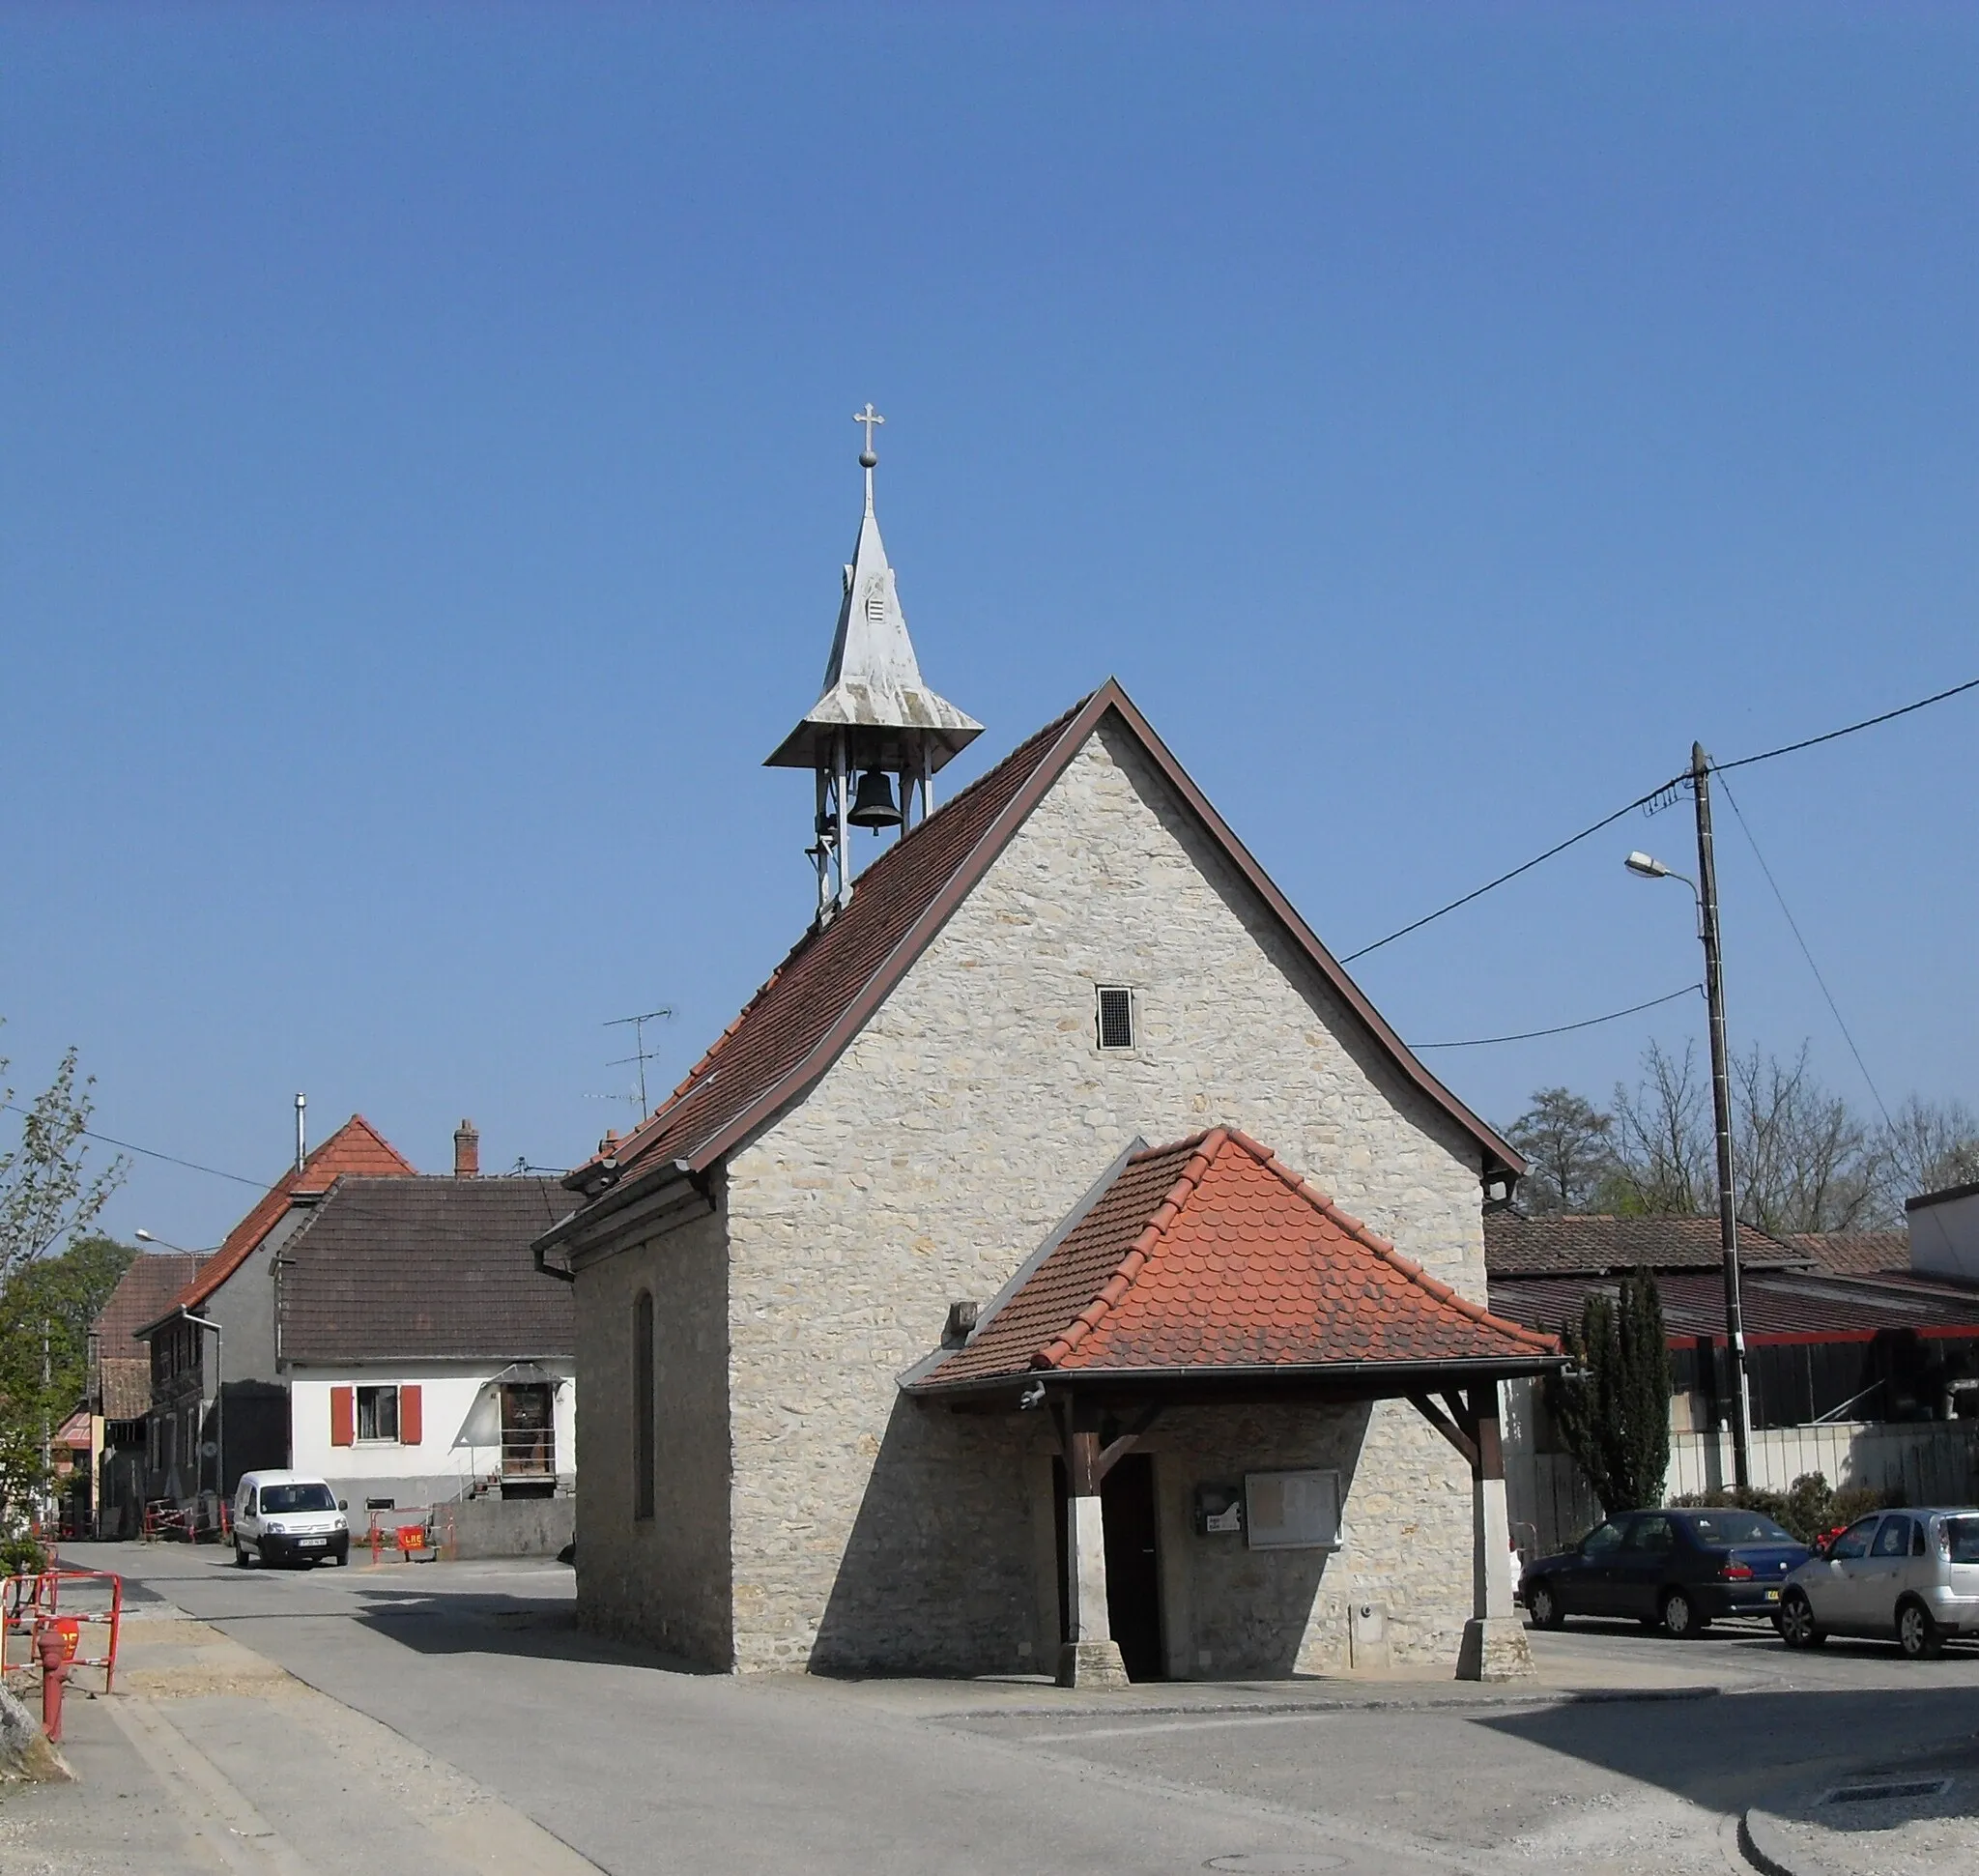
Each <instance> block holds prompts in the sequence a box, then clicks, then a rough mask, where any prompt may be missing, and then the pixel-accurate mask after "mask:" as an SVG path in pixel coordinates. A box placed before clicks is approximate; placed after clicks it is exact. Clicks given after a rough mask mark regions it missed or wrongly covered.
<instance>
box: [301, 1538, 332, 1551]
mask: <svg viewBox="0 0 1979 1876" xmlns="http://www.w3.org/2000/svg"><path fill="white" fill-rule="evenodd" d="M296 1542H297V1543H298V1544H301V1546H302V1548H303V1549H305V1550H307V1549H308V1548H309V1547H310V1546H311V1545H312V1544H313V1545H315V1546H316V1547H317V1548H318V1549H321V1548H322V1547H323V1545H325V1544H328V1543H329V1542H330V1540H329V1539H328V1538H298V1539H297V1540H296Z"/></svg>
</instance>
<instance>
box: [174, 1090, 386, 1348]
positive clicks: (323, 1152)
mask: <svg viewBox="0 0 1979 1876" xmlns="http://www.w3.org/2000/svg"><path fill="white" fill-rule="evenodd" d="M412 1171H413V1168H412V1163H411V1162H410V1161H408V1160H407V1159H406V1158H405V1157H404V1156H403V1155H402V1154H401V1153H400V1152H399V1150H398V1148H397V1147H395V1146H393V1145H392V1143H391V1142H390V1141H389V1140H387V1139H386V1138H385V1136H384V1135H383V1134H381V1133H380V1132H379V1131H378V1129H377V1128H375V1127H374V1126H372V1124H371V1123H370V1122H369V1121H368V1120H366V1119H365V1118H364V1116H363V1115H362V1114H360V1113H354V1114H353V1115H352V1116H351V1117H350V1119H348V1120H347V1121H345V1122H344V1124H343V1125H342V1126H341V1127H339V1128H338V1129H337V1130H336V1132H335V1133H333V1134H331V1135H330V1138H329V1139H328V1140H325V1141H324V1142H323V1144H322V1145H321V1146H319V1147H318V1148H317V1149H316V1150H315V1152H313V1153H311V1154H310V1155H309V1156H308V1157H307V1158H306V1159H304V1160H303V1162H302V1164H301V1168H300V1169H299V1168H296V1167H291V1168H290V1169H288V1170H287V1171H286V1172H284V1173H283V1174H282V1176H281V1177H280V1178H279V1179H277V1180H276V1181H275V1182H274V1184H273V1185H272V1186H270V1187H269V1189H268V1190H267V1192H265V1193H264V1194H262V1196H261V1198H259V1199H257V1200H256V1201H255V1204H254V1208H253V1210H251V1211H250V1212H249V1213H248V1214H247V1216H246V1217H245V1218H244V1219H243V1220H242V1221H241V1222H240V1224H238V1225H236V1226H235V1227H234V1228H233V1229H232V1230H231V1231H229V1232H228V1233H227V1235H226V1239H225V1241H224V1242H223V1243H222V1244H221V1245H220V1248H219V1249H218V1250H217V1251H215V1253H214V1254H213V1255H212V1256H210V1257H209V1258H208V1259H207V1260H206V1262H205V1263H203V1264H201V1265H200V1267H199V1275H198V1276H197V1277H195V1278H194V1279H193V1280H192V1282H191V1283H189V1284H186V1287H185V1288H184V1289H183V1290H182V1291H181V1292H180V1293H179V1294H178V1295H177V1296H176V1297H173V1298H172V1299H171V1302H172V1304H173V1306H175V1307H177V1308H181V1309H187V1310H196V1309H197V1308H198V1307H199V1306H200V1305H201V1304H202V1303H204V1302H205V1301H206V1299H207V1298H208V1297H209V1296H211V1295H212V1294H213V1293H214V1291H215V1290H216V1289H218V1288H219V1286H220V1285H221V1284H224V1283H225V1282H226V1281H227V1279H228V1278H229V1277H231V1276H232V1275H233V1274H234V1272H235V1271H237V1270H239V1269H240V1268H241V1266H242V1265H243V1264H244V1263H245V1262H246V1261H247V1259H248V1258H249V1257H251V1256H252V1255H254V1253H255V1252H256V1251H257V1250H258V1249H259V1248H260V1246H261V1241H262V1239H263V1238H265V1237H267V1235H268V1234H269V1232H271V1231H272V1230H273V1229H274V1227H275V1226H276V1224H277V1223H278V1222H279V1221H280V1219H281V1217H282V1214H283V1213H285V1212H286V1211H287V1210H288V1209H289V1205H290V1202H291V1200H292V1199H293V1198H295V1196H296V1195H297V1194H299V1193H300V1194H301V1195H303V1196H305V1197H306V1196H308V1195H311V1194H315V1193H324V1192H328V1191H329V1190H330V1187H331V1186H332V1185H333V1184H334V1183H335V1182H336V1181H337V1180H338V1179H339V1178H341V1177H342V1176H343V1175H344V1174H345V1173H347V1172H351V1173H359V1174H363V1175H365V1176H367V1177H373V1178H384V1177H393V1176H397V1177H406V1176H410V1175H411V1174H412ZM159 1313H162V1312H159ZM153 1319H154V1320H156V1317H154V1318H153Z"/></svg>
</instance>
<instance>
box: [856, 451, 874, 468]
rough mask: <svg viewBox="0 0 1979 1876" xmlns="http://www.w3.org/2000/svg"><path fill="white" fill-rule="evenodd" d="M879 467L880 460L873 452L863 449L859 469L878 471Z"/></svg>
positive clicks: (860, 454)
mask: <svg viewBox="0 0 1979 1876" xmlns="http://www.w3.org/2000/svg"><path fill="white" fill-rule="evenodd" d="M878 466H879V458H878V457H877V456H875V454H874V453H873V451H872V450H870V449H862V450H860V451H859V467H860V468H861V469H876V468H877V467H878Z"/></svg>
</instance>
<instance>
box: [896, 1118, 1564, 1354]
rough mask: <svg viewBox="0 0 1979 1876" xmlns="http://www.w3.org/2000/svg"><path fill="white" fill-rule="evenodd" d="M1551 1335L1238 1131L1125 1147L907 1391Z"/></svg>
mask: <svg viewBox="0 0 1979 1876" xmlns="http://www.w3.org/2000/svg"><path fill="white" fill-rule="evenodd" d="M1555 1346H1556V1345H1555V1343H1554V1342H1553V1340H1552V1338H1551V1337H1549V1336H1546V1335H1543V1334H1534V1332H1532V1331H1531V1330H1528V1329H1523V1328H1521V1327H1519V1326H1518V1324H1516V1323H1513V1322H1506V1321H1501V1320H1500V1319H1499V1318H1498V1317H1496V1316H1494V1315H1492V1314H1491V1313H1489V1312H1488V1311H1486V1310H1485V1309H1483V1308H1482V1307H1481V1306H1479V1305H1478V1304H1476V1303H1473V1302H1470V1301H1469V1300H1468V1299H1466V1298H1464V1297H1462V1296H1459V1295H1458V1294H1457V1292H1456V1291H1455V1290H1453V1289H1451V1288H1450V1287H1449V1286H1448V1284H1442V1283H1439V1282H1438V1281H1437V1280H1436V1279H1435V1278H1433V1277H1430V1276H1428V1275H1427V1274H1425V1273H1424V1271H1423V1270H1422V1268H1421V1266H1420V1265H1419V1264H1416V1263H1412V1262H1411V1261H1410V1260H1409V1259H1408V1258H1407V1257H1404V1256H1402V1255H1400V1254H1399V1253H1398V1252H1397V1251H1396V1250H1395V1248H1394V1246H1393V1245H1391V1244H1390V1243H1389V1242H1388V1240H1387V1239H1385V1238H1382V1237H1378V1236H1377V1235H1376V1234H1375V1233H1374V1232H1372V1231H1370V1230H1369V1229H1368V1228H1367V1227H1366V1226H1364V1225H1362V1223H1361V1222H1360V1221H1359V1220H1358V1219H1356V1218H1352V1217H1350V1216H1349V1215H1348V1214H1347V1213H1345V1212H1343V1211H1341V1210H1340V1208H1339V1207H1338V1206H1337V1205H1335V1204H1334V1201H1333V1200H1332V1199H1331V1198H1328V1197H1327V1196H1326V1194H1324V1193H1323V1192H1320V1191H1319V1190H1317V1189H1316V1188H1315V1187H1313V1186H1312V1185H1310V1184H1308V1183H1307V1182H1306V1181H1305V1180H1304V1179H1302V1178H1300V1176H1299V1175H1298V1174H1297V1173H1296V1172H1294V1171H1292V1170H1291V1169H1290V1168H1288V1167H1286V1166H1284V1165H1282V1164H1281V1163H1280V1162H1279V1161H1278V1160H1276V1158H1274V1157H1273V1155H1272V1153H1271V1152H1270V1151H1269V1149H1267V1148H1266V1147H1264V1146H1261V1145H1259V1144H1258V1142H1257V1141H1255V1140H1251V1139H1250V1138H1249V1137H1248V1135H1245V1134H1242V1133H1238V1132H1236V1131H1235V1130H1233V1129H1226V1128H1221V1127H1219V1128H1216V1129H1214V1130H1212V1131H1211V1132H1209V1133H1207V1134H1201V1135H1198V1136H1196V1137H1195V1138H1194V1139H1192V1140H1181V1141H1178V1142H1177V1143H1176V1144H1174V1145H1172V1146H1159V1147H1152V1148H1149V1149H1148V1150H1147V1151H1145V1152H1141V1153H1137V1154H1135V1155H1134V1156H1133V1158H1132V1159H1130V1160H1129V1161H1128V1162H1127V1164H1126V1166H1125V1167H1123V1168H1122V1169H1121V1170H1120V1172H1119V1173H1118V1174H1117V1175H1116V1176H1115V1177H1114V1179H1113V1181H1112V1182H1111V1184H1110V1185H1109V1186H1108V1187H1107V1189H1106V1190H1105V1191H1104V1193H1103V1194H1102V1195H1101V1197H1100V1198H1099V1199H1098V1200H1097V1201H1096V1202H1095V1203H1094V1204H1093V1205H1092V1206H1091V1208H1090V1209H1089V1210H1088V1211H1087V1212H1086V1214H1085V1216H1084V1217H1083V1218H1081V1219H1080V1220H1079V1222H1078V1223H1077V1224H1076V1225H1075V1226H1074V1227H1073V1228H1072V1229H1071V1230H1070V1231H1069V1232H1067V1234H1066V1235H1065V1237H1064V1238H1063V1239H1062V1240H1061V1241H1060V1242H1059V1243H1058V1244H1057V1245H1056V1247H1055V1248H1054V1249H1052V1250H1051V1251H1050V1252H1049V1253H1048V1254H1047V1255H1046V1256H1045V1258H1044V1259H1043V1261H1042V1262H1040V1263H1039V1265H1038V1266H1037V1268H1036V1269H1035V1270H1034V1271H1032V1273H1031V1274H1030V1276H1029V1277H1027V1278H1026V1279H1024V1281H1023V1282H1022V1283H1021V1284H1019V1285H1018V1289H1017V1291H1016V1292H1015V1294H1013V1295H1012V1296H1011V1297H1010V1298H1009V1300H1008V1301H1007V1302H1005V1303H1004V1304H1003V1306H1002V1307H1001V1308H999V1309H998V1310H996V1311H995V1313H993V1314H991V1315H990V1316H989V1317H988V1319H987V1320H986V1321H985V1322H984V1323H983V1324H982V1326H981V1327H980V1328H979V1329H978V1330H977V1331H976V1333H975V1335H974V1336H972V1337H971V1339H970V1340H969V1341H968V1342H967V1343H965V1344H964V1345H963V1346H962V1347H961V1348H959V1349H957V1350H956V1352H955V1353H954V1354H952V1355H949V1356H947V1357H946V1358H945V1359H943V1360H941V1361H939V1362H937V1363H936V1364H935V1365H934V1366H933V1367H932V1370H930V1371H926V1372H924V1373H922V1374H920V1375H918V1376H917V1377H916V1378H915V1379H914V1380H913V1381H912V1382H911V1383H910V1384H909V1385H910V1387H912V1389H913V1390H914V1391H916V1392H920V1391H923V1390H926V1391H930V1392H938V1391H940V1390H942V1389H944V1388H947V1387H953V1386H958V1385H965V1384H969V1383H982V1382H986V1381H994V1380H999V1379H1015V1378H1018V1377H1021V1376H1024V1375H1026V1374H1031V1373H1035V1372H1038V1371H1053V1372H1059V1373H1092V1374H1104V1373H1126V1372H1145V1371H1151V1370H1153V1371H1175V1370H1189V1371H1198V1372H1200V1371H1218V1370H1221V1371H1231V1370H1256V1369H1259V1368H1265V1369H1281V1370H1284V1369H1312V1368H1324V1369H1333V1370H1338V1369H1353V1370H1360V1371H1365V1370H1367V1369H1370V1368H1380V1367H1384V1366H1405V1367H1433V1366H1440V1365H1446V1364H1457V1363H1494V1362H1497V1363H1506V1364H1508V1365H1514V1366H1515V1365H1518V1364H1521V1363H1523V1364H1537V1363H1539V1362H1543V1360H1544V1358H1545V1357H1547V1356H1549V1355H1551V1354H1553V1353H1554V1352H1555Z"/></svg>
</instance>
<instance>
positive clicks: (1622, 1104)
mask: <svg viewBox="0 0 1979 1876" xmlns="http://www.w3.org/2000/svg"><path fill="white" fill-rule="evenodd" d="M1715 1140H1716V1129H1715V1127H1714V1126H1713V1124H1712V1120H1711V1093H1710V1078H1709V1076H1708V1075H1706V1074H1704V1073H1701V1072H1700V1070H1699V1068H1698V1065H1697V1051H1696V1049H1695V1047H1694V1046H1693V1045H1691V1044H1688V1043H1686V1044H1685V1045H1684V1050H1683V1057H1682V1059H1681V1060H1680V1061H1679V1060H1678V1058H1677V1057H1676V1056H1674V1055H1672V1054H1670V1053H1668V1052H1667V1051H1666V1050H1665V1049H1664V1048H1663V1045H1662V1044H1661V1043H1658V1042H1652V1043H1650V1044H1649V1048H1648V1050H1647V1051H1645V1052H1644V1054H1643V1078H1642V1080H1641V1081H1640V1082H1637V1084H1636V1085H1635V1086H1634V1087H1633V1088H1629V1087H1624V1086H1623V1085H1621V1084H1620V1082H1618V1083H1617V1084H1616V1088H1615V1130H1614V1141H1615V1164H1614V1169H1613V1172H1612V1174H1611V1176H1610V1178H1609V1179H1608V1180H1607V1181H1606V1182H1605V1184H1604V1188H1603V1192H1602V1198H1603V1200H1604V1203H1603V1207H1602V1209H1604V1210H1606V1211H1615V1212H1624V1213H1628V1214H1631V1215H1633V1216H1636V1217H1644V1216H1667V1215H1671V1214H1676V1215H1679V1216H1684V1217H1695V1216H1698V1215H1701V1214H1703V1213H1705V1212H1708V1211H1710V1210H1712V1209H1713V1208H1714V1207H1715V1204H1716V1194H1717V1189H1718V1183H1717V1161H1716V1145H1715Z"/></svg>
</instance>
